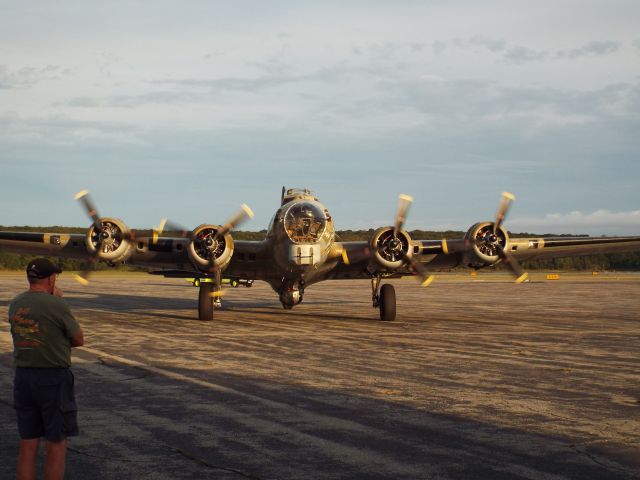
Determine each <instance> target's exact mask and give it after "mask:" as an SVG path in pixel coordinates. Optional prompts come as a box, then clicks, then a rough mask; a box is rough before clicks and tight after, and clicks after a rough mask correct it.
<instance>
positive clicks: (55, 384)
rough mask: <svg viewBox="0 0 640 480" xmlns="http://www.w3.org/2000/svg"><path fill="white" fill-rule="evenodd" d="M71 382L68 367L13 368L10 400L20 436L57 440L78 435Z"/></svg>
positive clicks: (24, 438) (71, 378) (76, 409)
mask: <svg viewBox="0 0 640 480" xmlns="http://www.w3.org/2000/svg"><path fill="white" fill-rule="evenodd" d="M73 385H74V377H73V373H72V372H71V370H70V369H68V368H20V367H18V368H16V375H15V378H14V382H13V401H14V405H15V409H16V416H17V418H18V432H19V433H20V438H22V439H23V440H26V439H33V438H40V437H45V439H46V440H49V441H50V442H60V441H62V440H64V439H65V438H67V437H72V436H76V435H78V418H77V414H78V407H77V406H76V399H75V395H74V392H73Z"/></svg>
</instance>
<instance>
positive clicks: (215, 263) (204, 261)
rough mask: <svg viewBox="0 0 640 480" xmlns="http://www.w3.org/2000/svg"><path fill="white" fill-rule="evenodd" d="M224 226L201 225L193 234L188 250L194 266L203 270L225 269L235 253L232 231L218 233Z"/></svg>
mask: <svg viewBox="0 0 640 480" xmlns="http://www.w3.org/2000/svg"><path fill="white" fill-rule="evenodd" d="M220 230H222V227H220V226H218V225H200V226H199V227H196V228H195V229H194V230H193V232H192V234H191V241H190V242H189V247H188V249H187V250H188V252H189V260H191V263H193V266H194V267H196V268H197V269H199V270H201V271H204V272H206V271H210V270H213V269H214V268H215V269H220V270H224V269H225V268H226V267H227V265H229V262H230V261H231V257H232V255H233V238H232V237H231V234H230V233H228V232H227V233H226V234H224V235H218V232H219V231H220Z"/></svg>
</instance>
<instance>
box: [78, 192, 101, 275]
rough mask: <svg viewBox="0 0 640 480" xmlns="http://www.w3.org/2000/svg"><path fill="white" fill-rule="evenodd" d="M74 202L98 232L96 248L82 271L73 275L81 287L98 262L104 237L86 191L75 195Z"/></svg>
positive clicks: (94, 208)
mask: <svg viewBox="0 0 640 480" xmlns="http://www.w3.org/2000/svg"><path fill="white" fill-rule="evenodd" d="M74 199H75V200H78V201H79V202H80V203H81V204H82V205H83V206H84V209H85V210H86V212H87V215H88V216H89V217H90V218H91V220H92V221H93V228H94V231H96V232H98V248H96V250H95V251H94V252H93V253H91V254H90V255H89V258H88V259H87V261H86V262H85V264H84V269H83V270H82V271H80V273H74V274H73V278H75V280H76V281H77V282H78V283H80V284H81V285H88V284H89V276H90V275H91V272H92V271H93V270H94V267H95V264H96V262H97V261H98V255H99V252H100V251H101V250H102V243H103V242H104V237H103V234H102V230H103V228H102V222H101V221H100V215H98V210H97V208H96V207H95V204H94V203H93V201H92V200H91V197H90V196H89V191H88V190H81V191H79V192H78V193H76V195H75V197H74Z"/></svg>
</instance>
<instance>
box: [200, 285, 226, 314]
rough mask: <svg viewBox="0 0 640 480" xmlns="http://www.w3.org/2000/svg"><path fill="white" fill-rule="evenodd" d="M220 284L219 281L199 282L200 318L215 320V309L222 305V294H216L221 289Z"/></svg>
mask: <svg viewBox="0 0 640 480" xmlns="http://www.w3.org/2000/svg"><path fill="white" fill-rule="evenodd" d="M218 285H220V283H219V282H215V283H214V282H199V287H198V288H199V292H198V318H199V319H200V320H207V321H211V320H213V309H214V308H221V307H222V302H221V301H220V295H216V293H217V292H220V290H221V289H220V287H218Z"/></svg>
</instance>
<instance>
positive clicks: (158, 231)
mask: <svg viewBox="0 0 640 480" xmlns="http://www.w3.org/2000/svg"><path fill="white" fill-rule="evenodd" d="M165 232H166V233H172V234H176V235H165V236H167V237H171V238H176V237H177V238H191V230H188V229H186V228H185V227H183V226H182V225H180V224H178V223H175V222H172V221H171V220H167V219H166V218H163V219H161V220H160V225H158V228H154V229H153V234H152V237H153V243H156V242H157V241H158V237H160V236H162V235H163V233H165Z"/></svg>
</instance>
